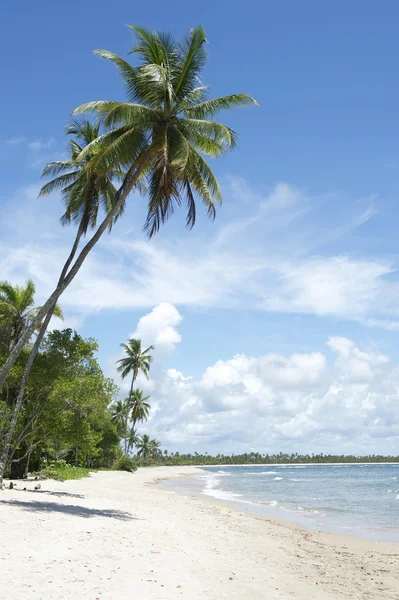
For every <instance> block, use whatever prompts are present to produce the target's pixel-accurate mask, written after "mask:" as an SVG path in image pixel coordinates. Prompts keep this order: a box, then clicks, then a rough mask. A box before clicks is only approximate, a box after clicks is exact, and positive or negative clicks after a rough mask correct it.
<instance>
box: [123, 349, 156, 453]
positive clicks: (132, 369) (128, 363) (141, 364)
mask: <svg viewBox="0 0 399 600" xmlns="http://www.w3.org/2000/svg"><path fill="white" fill-rule="evenodd" d="M121 347H122V348H123V349H124V350H125V352H126V354H127V356H126V357H125V358H121V359H120V360H118V361H117V363H119V367H118V372H119V373H120V374H121V375H122V379H125V378H126V377H127V376H128V375H131V377H132V382H131V384H130V392H129V398H128V400H127V402H128V405H129V410H130V408H132V407H133V405H134V399H133V397H132V396H133V386H134V382H135V381H136V379H137V376H138V374H139V373H140V372H141V373H143V374H144V375H145V377H146V378H147V379H148V378H149V377H148V372H149V370H150V366H151V362H152V356H151V355H150V354H148V353H149V352H150V351H151V350H154V347H153V346H148V348H146V349H145V350H142V348H141V340H138V339H133V338H131V339H130V340H129V341H128V343H127V344H124V343H123V344H121ZM145 418H146V417H145ZM137 420H139V421H140V420H143V419H141V418H138V419H135V420H133V426H134V425H135V422H136V421H137ZM127 437H128V415H126V421H125V452H126V453H127Z"/></svg>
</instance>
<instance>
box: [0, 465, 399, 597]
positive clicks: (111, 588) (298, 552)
mask: <svg viewBox="0 0 399 600" xmlns="http://www.w3.org/2000/svg"><path fill="white" fill-rule="evenodd" d="M194 471H195V469H194V468H190V467H161V468H155V469H141V470H140V471H138V472H137V473H135V474H133V475H130V474H128V473H112V472H101V473H97V474H94V475H92V477H90V478H88V479H82V480H80V481H69V482H65V483H61V482H55V481H43V482H41V486H42V488H41V490H39V491H33V487H34V485H35V483H36V482H28V483H27V484H26V483H25V482H22V481H20V482H18V487H17V489H16V490H5V491H3V492H0V544H1V546H0V584H1V587H0V590H1V592H0V596H1V598H7V600H20V599H22V598H23V599H28V600H30V599H32V600H33V599H34V600H40V599H45V600H50V599H51V600H63V599H66V598H68V599H70V598H74V599H75V600H96V599H99V600H125V599H126V600H127V599H129V600H136V599H137V600H169V599H172V598H173V599H174V598H179V599H180V598H182V599H185V600H202V599H212V600H219V599H221V598H226V599H227V598H228V599H232V598H237V599H239V600H263V599H264V600H266V599H267V600H273V599H276V598H279V599H281V598H284V599H291V598H297V599H300V600H312V599H315V600H316V599H317V600H327V599H349V598H351V599H352V598H358V599H362V600H377V599H382V598H384V600H388V599H392V600H393V599H395V600H398V598H399V544H398V545H395V544H385V543H378V542H368V541H363V540H357V539H356V538H351V537H349V536H339V535H333V534H328V533H318V532H313V531H309V530H305V529H302V528H301V527H299V526H297V525H293V524H289V523H286V522H282V521H276V520H272V519H266V518H264V517H262V516H258V515H248V514H243V513H240V512H238V511H235V510H232V508H231V506H230V505H227V504H223V503H217V502H213V501H212V500H208V499H206V498H204V497H201V496H188V495H183V494H178V493H174V492H171V491H169V490H167V489H165V488H164V486H155V485H149V484H150V483H151V482H153V481H155V480H157V479H159V478H163V477H177V476H179V475H189V474H190V473H193V472H194ZM25 485H26V486H27V487H28V490H27V491H25V492H24V491H22V488H23V487H24V486H25Z"/></svg>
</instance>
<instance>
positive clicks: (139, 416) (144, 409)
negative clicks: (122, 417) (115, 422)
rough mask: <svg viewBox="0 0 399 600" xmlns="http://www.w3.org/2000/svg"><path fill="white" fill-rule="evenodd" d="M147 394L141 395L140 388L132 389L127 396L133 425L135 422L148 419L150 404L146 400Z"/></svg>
mask: <svg viewBox="0 0 399 600" xmlns="http://www.w3.org/2000/svg"><path fill="white" fill-rule="evenodd" d="M148 399H149V396H143V392H142V391H141V390H134V392H132V393H131V395H130V397H129V407H130V411H131V413H130V414H131V419H132V423H133V427H135V425H136V423H142V422H143V421H146V420H147V419H148V415H149V413H150V409H151V406H150V404H149V403H148V402H147V400H148Z"/></svg>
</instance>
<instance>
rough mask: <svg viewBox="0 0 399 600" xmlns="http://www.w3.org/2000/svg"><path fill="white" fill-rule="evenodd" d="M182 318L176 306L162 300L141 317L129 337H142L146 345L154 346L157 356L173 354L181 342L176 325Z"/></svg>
mask: <svg viewBox="0 0 399 600" xmlns="http://www.w3.org/2000/svg"><path fill="white" fill-rule="evenodd" d="M182 318H183V317H182V316H181V314H180V313H179V311H178V310H177V308H176V307H175V306H173V305H172V304H169V303H168V302H162V303H161V304H159V305H158V306H156V307H155V308H153V309H152V311H151V312H150V313H148V314H147V315H144V317H141V319H140V320H139V322H138V325H137V329H136V330H135V331H134V332H133V333H132V334H131V336H129V337H132V338H139V339H141V341H142V344H143V346H144V347H146V346H150V345H152V346H154V347H155V352H156V353H157V356H159V355H164V354H171V353H173V352H174V350H175V349H176V345H177V344H179V343H180V342H181V335H180V333H179V332H178V331H177V329H176V327H177V326H178V325H179V323H180V321H181V320H182Z"/></svg>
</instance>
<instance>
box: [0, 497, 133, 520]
mask: <svg viewBox="0 0 399 600" xmlns="http://www.w3.org/2000/svg"><path fill="white" fill-rule="evenodd" d="M35 493H37V492H35ZM0 504H8V505H9V506H15V507H17V508H23V509H24V510H31V511H33V512H43V513H46V512H58V513H64V514H67V515H73V516H75V517H86V518H89V517H106V518H108V519H119V520H120V521H130V520H132V519H135V518H136V517H133V516H132V515H131V514H130V513H128V512H125V511H123V510H113V509H108V508H87V507H86V506H79V505H74V504H58V503H57V502H35V501H33V502H29V501H27V502H25V501H20V500H1V499H0Z"/></svg>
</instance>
